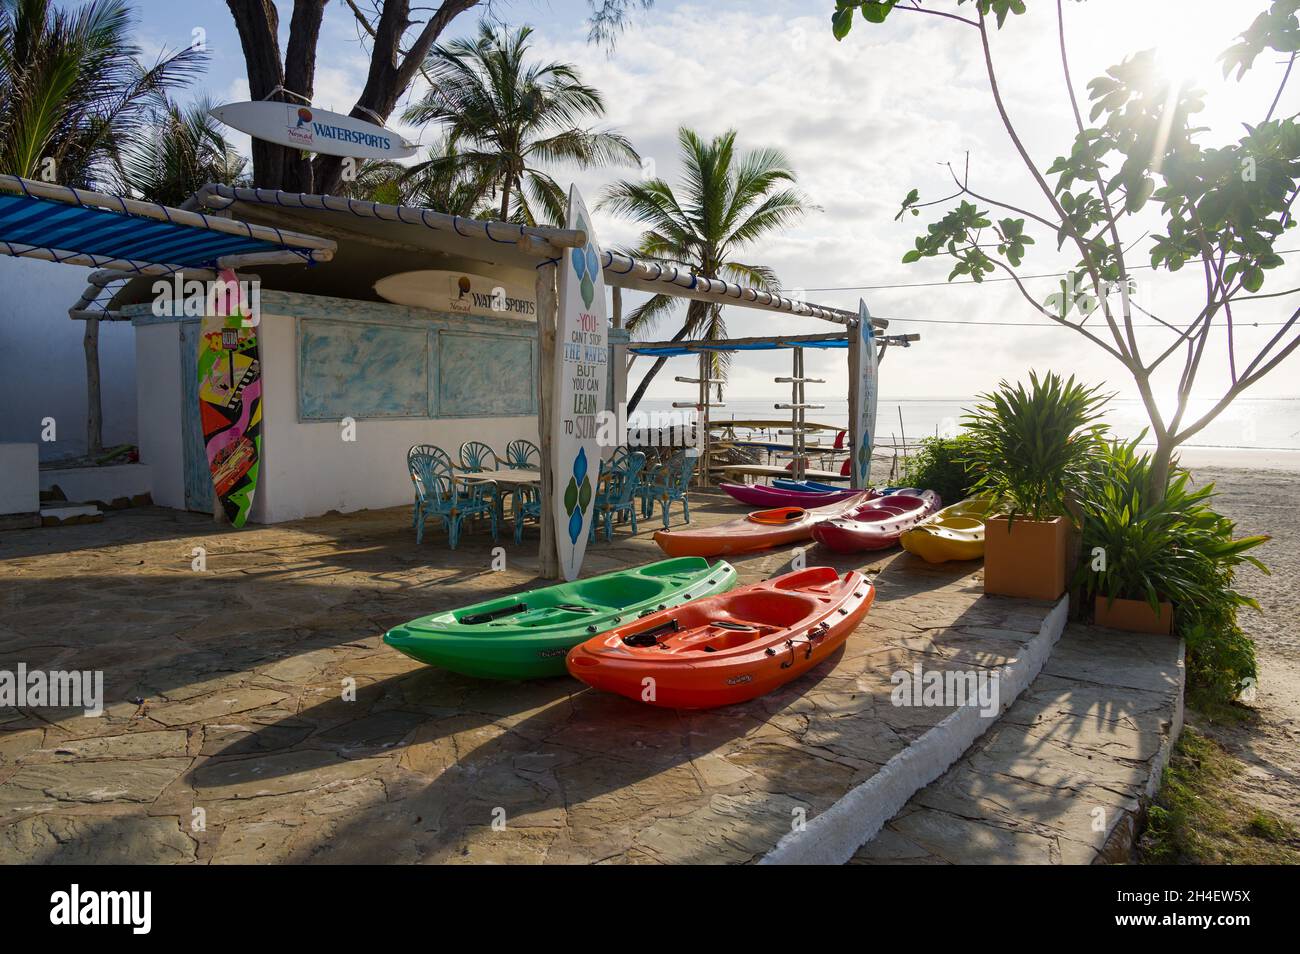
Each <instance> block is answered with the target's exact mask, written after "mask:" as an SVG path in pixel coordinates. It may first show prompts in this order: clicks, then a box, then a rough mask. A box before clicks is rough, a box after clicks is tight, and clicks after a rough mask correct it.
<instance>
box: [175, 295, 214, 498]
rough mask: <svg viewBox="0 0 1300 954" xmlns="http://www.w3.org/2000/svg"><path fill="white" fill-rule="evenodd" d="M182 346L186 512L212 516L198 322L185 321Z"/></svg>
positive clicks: (181, 336)
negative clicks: (202, 414) (201, 402)
mask: <svg viewBox="0 0 1300 954" xmlns="http://www.w3.org/2000/svg"><path fill="white" fill-rule="evenodd" d="M180 343H181V446H182V447H183V448H184V450H183V453H184V455H185V459H184V471H185V509H186V510H195V511H198V512H199V513H212V473H211V471H210V470H209V468H208V452H207V448H206V446H205V445H204V443H203V423H202V421H201V420H200V419H199V369H198V363H199V322H198V321H184V322H181V327H180Z"/></svg>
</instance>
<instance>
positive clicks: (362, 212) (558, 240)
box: [198, 182, 587, 254]
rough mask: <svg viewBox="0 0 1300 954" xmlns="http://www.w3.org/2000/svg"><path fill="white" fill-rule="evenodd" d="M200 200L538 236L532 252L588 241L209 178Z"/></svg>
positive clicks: (482, 233) (476, 233)
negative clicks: (244, 186)
mask: <svg viewBox="0 0 1300 954" xmlns="http://www.w3.org/2000/svg"><path fill="white" fill-rule="evenodd" d="M198 197H199V202H200V203H202V204H203V205H204V206H206V207H208V208H210V209H224V208H227V207H229V206H231V205H233V204H234V203H236V202H250V203H256V204H259V205H275V206H284V207H289V208H297V209H317V210H320V211H328V212H351V213H352V214H353V215H356V216H360V217H362V218H368V219H380V220H382V221H385V222H400V223H402V224H403V225H423V226H424V227H425V228H429V229H436V230H440V231H451V232H455V233H456V234H457V235H460V236H462V237H464V238H475V239H489V240H491V241H494V242H509V243H512V244H516V245H520V246H521V247H527V245H528V243H526V242H525V241H524V240H525V239H527V238H530V237H531V238H537V239H541V240H542V242H543V246H540V247H539V246H536V245H534V246H533V248H534V249H535V254H543V253H544V252H545V251H546V249H545V247H544V246H545V245H546V244H549V245H554V246H557V247H559V248H581V247H582V246H584V245H586V244H587V233H586V232H584V231H582V230H581V229H557V228H551V227H549V226H529V225H515V224H513V223H509V222H492V221H487V220H483V219H470V218H465V217H463V216H459V215H448V214H447V213H445V212H438V211H436V210H434V209H422V208H419V207H418V206H409V205H388V204H385V203H383V202H359V201H357V200H355V199H345V198H341V197H339V196H333V195H306V194H303V193H295V192H280V191H277V190H275V189H246V188H241V187H236V186H227V185H220V184H218V183H213V182H209V183H208V184H207V185H205V186H204V187H203V188H202V189H200V190H199V191H198Z"/></svg>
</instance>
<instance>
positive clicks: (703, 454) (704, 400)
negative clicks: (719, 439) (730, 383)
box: [695, 351, 712, 487]
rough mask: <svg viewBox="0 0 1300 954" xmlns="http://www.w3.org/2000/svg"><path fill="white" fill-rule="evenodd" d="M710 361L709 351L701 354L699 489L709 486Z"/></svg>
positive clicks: (697, 474)
mask: <svg viewBox="0 0 1300 954" xmlns="http://www.w3.org/2000/svg"><path fill="white" fill-rule="evenodd" d="M710 364H712V362H711V361H710V360H709V353H708V352H707V351H701V352H700V410H699V419H698V420H697V421H696V422H695V423H696V426H697V427H698V428H699V429H700V435H699V436H700V459H699V461H698V466H699V470H698V471H697V473H696V485H697V486H699V487H707V486H709V371H710V370H711V369H710V368H709V365H710Z"/></svg>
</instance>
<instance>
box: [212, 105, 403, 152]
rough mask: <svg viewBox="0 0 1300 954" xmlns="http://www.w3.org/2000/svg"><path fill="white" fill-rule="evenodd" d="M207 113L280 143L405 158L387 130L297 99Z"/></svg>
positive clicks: (400, 142)
mask: <svg viewBox="0 0 1300 954" xmlns="http://www.w3.org/2000/svg"><path fill="white" fill-rule="evenodd" d="M208 112H209V114H210V115H211V116H213V117H214V118H216V119H218V120H220V121H221V122H223V123H225V124H226V125H227V126H230V127H232V128H234V129H238V130H240V131H241V132H246V133H248V134H249V135H250V136H253V137H255V138H257V139H265V140H266V141H267V142H276V143H279V144H280V145H282V146H290V147H293V148H297V149H302V150H303V151H304V152H321V153H325V154H326V155H329V156H350V157H352V158H353V159H405V158H406V157H407V156H410V155H414V154H415V146H413V145H411V144H410V143H409V142H407V141H406V140H405V139H403V138H402V137H401V136H399V135H398V134H397V133H395V132H393V131H392V130H391V129H385V128H384V127H383V126H376V125H375V124H374V123H368V122H365V121H364V120H361V119H353V118H352V117H351V116H344V115H343V114H342V113H332V112H330V111H329V110H328V109H318V108H317V107H315V106H304V105H303V104H301V103H271V102H260V103H227V104H226V105H224V106H216V107H214V108H213V109H210V110H209V111H208Z"/></svg>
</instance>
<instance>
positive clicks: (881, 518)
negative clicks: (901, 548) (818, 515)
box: [812, 488, 943, 553]
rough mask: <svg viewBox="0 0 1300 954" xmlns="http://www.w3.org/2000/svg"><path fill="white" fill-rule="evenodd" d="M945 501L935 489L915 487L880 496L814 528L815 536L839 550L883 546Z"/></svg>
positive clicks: (816, 538)
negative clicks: (918, 488) (915, 488)
mask: <svg viewBox="0 0 1300 954" xmlns="http://www.w3.org/2000/svg"><path fill="white" fill-rule="evenodd" d="M942 505H943V501H941V500H940V499H939V495H938V494H936V493H935V492H934V491H933V490H912V489H911V488H908V489H907V490H905V491H904V492H902V493H896V494H889V495H888V496H885V497H877V498H876V499H875V500H868V501H867V502H866V503H863V504H859V505H858V506H857V507H854V508H853V509H852V510H850V511H848V512H847V513H845V514H843V515H842V516H840V517H836V518H834V519H831V520H826V521H823V522H821V523H819V524H817V525H816V526H815V527H813V528H812V537H813V539H814V540H816V541H817V542H818V543H820V544H822V545H823V546H826V547H830V548H831V549H832V550H834V551H835V552H836V553H857V552H859V551H861V550H884V549H885V548H887V547H892V546H893V545H894V544H896V543H897V542H898V538H899V537H900V536H902V535H903V532H904V531H905V530H910V529H912V527H914V526H916V525H917V524H918V523H920V522H921V521H922V520H924V519H925V518H926V517H928V516H930V514H932V513H934V512H935V511H937V510H938V509H939V508H940V507H941V506H942Z"/></svg>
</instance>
